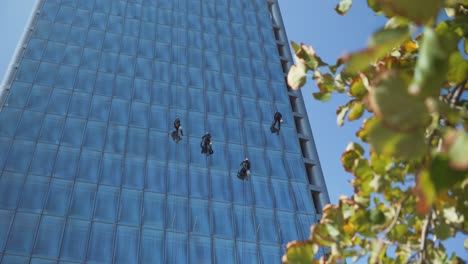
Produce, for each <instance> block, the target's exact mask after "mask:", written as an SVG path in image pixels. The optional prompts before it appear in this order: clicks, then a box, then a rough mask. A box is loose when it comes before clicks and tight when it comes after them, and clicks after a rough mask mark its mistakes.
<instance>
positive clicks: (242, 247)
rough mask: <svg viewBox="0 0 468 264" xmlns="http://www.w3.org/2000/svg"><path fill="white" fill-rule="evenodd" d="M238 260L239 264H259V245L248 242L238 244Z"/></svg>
mask: <svg viewBox="0 0 468 264" xmlns="http://www.w3.org/2000/svg"><path fill="white" fill-rule="evenodd" d="M236 249H237V259H238V260H239V263H242V264H244V263H252V264H257V263H259V259H258V250H257V244H255V243H248V242H239V243H237V248H236Z"/></svg>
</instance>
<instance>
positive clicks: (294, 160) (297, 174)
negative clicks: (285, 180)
mask: <svg viewBox="0 0 468 264" xmlns="http://www.w3.org/2000/svg"><path fill="white" fill-rule="evenodd" d="M301 156H302V155H291V154H290V155H287V158H286V164H287V165H288V168H289V175H290V177H291V179H293V180H296V181H301V182H306V181H307V175H306V173H305V167H304V162H303V159H302V157H301Z"/></svg>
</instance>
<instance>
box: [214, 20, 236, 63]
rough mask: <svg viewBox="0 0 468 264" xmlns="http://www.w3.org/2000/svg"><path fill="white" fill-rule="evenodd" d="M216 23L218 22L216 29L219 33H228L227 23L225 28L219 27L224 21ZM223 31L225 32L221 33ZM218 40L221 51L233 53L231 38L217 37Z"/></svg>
mask: <svg viewBox="0 0 468 264" xmlns="http://www.w3.org/2000/svg"><path fill="white" fill-rule="evenodd" d="M217 24H218V31H220V33H221V34H220V35H223V34H224V35H226V33H230V32H229V26H228V25H227V28H223V29H221V25H223V24H224V23H222V22H218V23H217ZM223 32H225V33H223ZM218 40H219V47H220V50H221V52H223V53H225V54H233V53H234V50H233V48H232V40H231V38H224V37H219V38H218ZM223 57H224V56H223ZM223 57H221V58H223ZM225 58H228V57H225ZM232 70H233V71H234V70H235V69H232Z"/></svg>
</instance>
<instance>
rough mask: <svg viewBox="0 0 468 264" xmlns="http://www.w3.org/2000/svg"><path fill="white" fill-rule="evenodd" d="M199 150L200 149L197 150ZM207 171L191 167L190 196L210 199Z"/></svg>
mask: <svg viewBox="0 0 468 264" xmlns="http://www.w3.org/2000/svg"><path fill="white" fill-rule="evenodd" d="M197 150H198V148H197ZM207 173H208V172H207V170H206V169H204V168H197V167H192V166H190V167H189V175H190V196H192V197H198V198H206V197H209V191H210V190H209V183H208V179H209V178H208V177H206V176H207V175H208V174H207Z"/></svg>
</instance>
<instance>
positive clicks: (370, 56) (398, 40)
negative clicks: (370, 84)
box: [343, 27, 410, 74]
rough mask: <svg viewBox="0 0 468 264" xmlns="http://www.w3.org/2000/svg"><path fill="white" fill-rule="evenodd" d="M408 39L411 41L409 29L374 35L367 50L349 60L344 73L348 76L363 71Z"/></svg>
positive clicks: (384, 30)
mask: <svg viewBox="0 0 468 264" xmlns="http://www.w3.org/2000/svg"><path fill="white" fill-rule="evenodd" d="M408 39H410V34H409V29H408V27H402V28H395V29H382V30H380V31H378V32H377V33H375V34H374V35H373V37H372V39H371V41H370V43H369V47H368V48H367V49H365V50H362V51H359V52H356V53H353V54H351V55H350V56H349V57H348V58H347V61H346V67H345V69H344V70H343V71H344V72H346V73H347V74H353V73H358V72H360V71H363V70H365V69H367V68H368V67H370V66H371V64H372V63H375V62H376V61H377V60H379V59H381V58H383V57H385V56H386V55H387V54H389V53H390V52H391V51H392V50H393V49H394V48H396V47H398V46H400V45H401V44H402V43H404V42H405V41H407V40H408Z"/></svg>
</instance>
